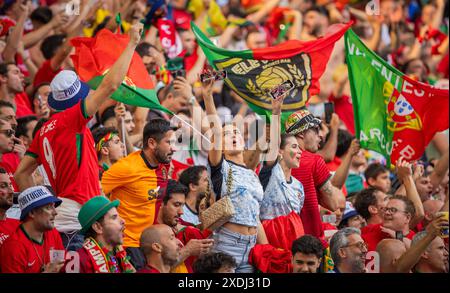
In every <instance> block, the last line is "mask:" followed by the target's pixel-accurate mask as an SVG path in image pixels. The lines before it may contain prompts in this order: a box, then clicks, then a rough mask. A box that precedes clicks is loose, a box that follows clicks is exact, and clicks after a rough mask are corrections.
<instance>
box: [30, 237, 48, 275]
mask: <svg viewBox="0 0 450 293" xmlns="http://www.w3.org/2000/svg"><path fill="white" fill-rule="evenodd" d="M31 244H32V245H33V249H34V252H35V253H36V256H37V257H38V259H39V263H40V264H41V272H43V271H44V258H45V248H44V255H43V256H42V258H41V255H40V254H39V253H38V251H37V249H36V245H35V244H34V242H31Z"/></svg>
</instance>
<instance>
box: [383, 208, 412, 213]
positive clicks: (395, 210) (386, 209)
mask: <svg viewBox="0 0 450 293" xmlns="http://www.w3.org/2000/svg"><path fill="white" fill-rule="evenodd" d="M383 212H384V213H386V212H390V213H392V214H395V213H397V212H401V213H405V214H407V213H408V212H406V211H400V210H398V209H397V208H384V210H383Z"/></svg>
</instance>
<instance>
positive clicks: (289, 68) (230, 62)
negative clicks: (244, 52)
mask: <svg viewBox="0 0 450 293" xmlns="http://www.w3.org/2000/svg"><path fill="white" fill-rule="evenodd" d="M214 64H215V66H217V68H218V69H220V70H225V71H227V73H229V74H228V75H227V78H226V79H225V82H226V83H227V85H228V86H229V87H230V88H232V89H233V90H234V91H236V92H237V93H238V94H239V95H240V96H241V97H243V98H244V99H245V100H247V101H248V102H251V103H253V104H255V105H257V106H259V107H261V108H264V109H267V110H271V109H272V102H271V101H272V97H271V96H270V91H271V90H272V89H273V88H275V87H277V86H279V85H280V84H282V83H284V82H287V81H292V82H293V83H294V88H293V89H292V91H290V92H289V95H288V96H287V97H286V99H285V100H284V104H283V110H289V109H298V108H301V107H303V106H305V103H306V101H307V100H308V99H309V88H310V86H311V79H312V72H311V59H310V57H309V55H308V54H306V53H301V54H298V55H296V56H294V57H291V58H289V59H288V58H286V59H278V60H251V59H247V60H246V59H241V58H227V59H224V60H218V61H215V62H214Z"/></svg>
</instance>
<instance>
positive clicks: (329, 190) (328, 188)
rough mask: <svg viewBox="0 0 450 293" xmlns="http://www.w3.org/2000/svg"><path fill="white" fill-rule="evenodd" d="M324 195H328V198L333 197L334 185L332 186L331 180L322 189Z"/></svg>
mask: <svg viewBox="0 0 450 293" xmlns="http://www.w3.org/2000/svg"><path fill="white" fill-rule="evenodd" d="M320 191H321V192H322V194H324V195H327V196H328V197H332V196H333V185H331V182H330V180H328V181H327V182H325V184H324V185H323V186H322V187H321V188H320Z"/></svg>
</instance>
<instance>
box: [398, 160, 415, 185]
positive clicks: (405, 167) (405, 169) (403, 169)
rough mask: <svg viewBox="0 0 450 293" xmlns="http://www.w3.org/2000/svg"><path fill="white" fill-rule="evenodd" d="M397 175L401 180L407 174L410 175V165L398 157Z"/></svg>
mask: <svg viewBox="0 0 450 293" xmlns="http://www.w3.org/2000/svg"><path fill="white" fill-rule="evenodd" d="M395 169H396V173H397V177H398V178H399V179H400V180H401V181H402V182H403V181H404V180H405V179H406V178H407V177H408V176H412V165H411V164H410V163H408V162H407V161H405V159H404V158H403V157H400V158H399V159H398V161H397V164H396V168H395Z"/></svg>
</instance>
